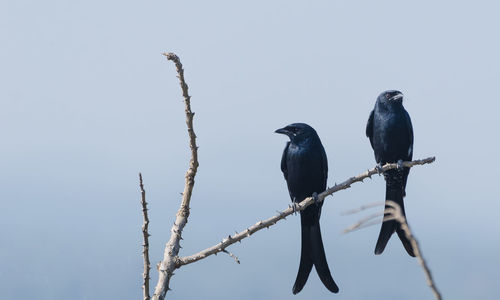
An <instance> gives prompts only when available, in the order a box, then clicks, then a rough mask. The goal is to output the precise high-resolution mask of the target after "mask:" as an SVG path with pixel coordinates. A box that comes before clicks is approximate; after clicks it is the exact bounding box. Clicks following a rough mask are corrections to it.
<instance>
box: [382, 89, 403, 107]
mask: <svg viewBox="0 0 500 300" xmlns="http://www.w3.org/2000/svg"><path fill="white" fill-rule="evenodd" d="M378 100H379V101H380V102H382V103H387V104H393V103H402V102H403V93H401V92H400V91H396V90H390V91H385V92H382V94H380V95H379V96H378Z"/></svg>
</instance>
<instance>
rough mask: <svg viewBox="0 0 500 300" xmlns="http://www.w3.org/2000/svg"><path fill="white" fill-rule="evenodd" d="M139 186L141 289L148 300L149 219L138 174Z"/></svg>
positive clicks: (149, 266) (140, 176)
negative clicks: (140, 206)
mask: <svg viewBox="0 0 500 300" xmlns="http://www.w3.org/2000/svg"><path fill="white" fill-rule="evenodd" d="M139 186H140V188H141V204H142V216H143V219H144V223H143V224H142V236H143V238H144V244H143V245H142V246H143V249H142V256H143V257H144V272H143V273H142V279H143V284H142V289H143V298H144V300H149V299H151V297H150V296H149V279H150V277H149V270H150V269H151V264H150V262H149V233H148V226H149V218H148V203H147V202H146V191H145V190H144V185H143V184H142V174H141V173H139Z"/></svg>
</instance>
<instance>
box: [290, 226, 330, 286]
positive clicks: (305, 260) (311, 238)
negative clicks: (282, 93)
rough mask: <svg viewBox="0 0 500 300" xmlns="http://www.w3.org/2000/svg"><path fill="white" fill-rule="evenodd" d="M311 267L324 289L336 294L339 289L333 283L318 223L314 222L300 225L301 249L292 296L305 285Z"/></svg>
mask: <svg viewBox="0 0 500 300" xmlns="http://www.w3.org/2000/svg"><path fill="white" fill-rule="evenodd" d="M313 265H314V266H315V268H316V272H317V273H318V276H319V278H320V279H321V282H323V284H324V285H325V287H326V288H327V289H328V290H330V291H331V292H332V293H338V291H339V288H338V286H337V284H336V283H335V281H333V278H332V275H331V274H330V269H329V268H328V263H327V262H326V256H325V249H324V248H323V240H322V239H321V230H320V227H319V221H317V222H314V223H313V224H312V225H311V224H302V248H301V254H300V265H299V271H298V273H297V278H296V279H295V284H294V285H293V290H292V291H293V293H294V294H297V293H298V292H300V291H301V290H302V288H303V287H304V285H305V284H306V282H307V278H308V277H309V273H310V272H311V269H312V266H313Z"/></svg>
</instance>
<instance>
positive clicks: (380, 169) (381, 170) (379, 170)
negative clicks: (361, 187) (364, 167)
mask: <svg viewBox="0 0 500 300" xmlns="http://www.w3.org/2000/svg"><path fill="white" fill-rule="evenodd" d="M375 169H377V173H378V175H380V174H382V173H383V172H384V169H383V168H382V163H378V164H377V166H376V167H375Z"/></svg>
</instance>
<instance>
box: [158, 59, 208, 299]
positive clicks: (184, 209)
mask: <svg viewBox="0 0 500 300" xmlns="http://www.w3.org/2000/svg"><path fill="white" fill-rule="evenodd" d="M163 55H164V56H166V57H167V59H168V60H171V61H173V62H174V63H175V67H176V69H177V74H178V76H177V77H178V78H179V82H180V85H181V89H182V96H183V97H184V104H185V113H186V125H187V129H188V135H189V147H190V148H191V159H190V161H189V169H188V170H187V172H186V184H185V186H184V192H183V193H182V202H181V206H180V208H179V211H178V212H177V215H176V219H175V223H174V225H173V226H172V229H171V235H170V240H169V241H168V242H167V244H166V246H165V252H164V254H163V260H162V261H161V262H160V265H159V267H158V273H159V278H158V284H157V285H156V288H155V292H154V295H153V299H154V300H158V299H165V295H166V293H167V291H168V290H169V283H170V278H171V277H172V275H173V271H174V269H175V268H176V265H177V255H178V254H179V249H180V240H181V238H182V237H181V235H182V230H183V229H184V227H185V226H186V223H187V221H188V217H189V202H190V200H191V194H192V192H193V187H194V178H195V176H196V171H197V170H198V146H196V134H195V133H194V130H193V116H194V113H193V112H192V111H191V97H190V96H189V94H188V86H187V84H186V81H185V80H184V70H183V69H182V64H181V62H180V60H179V57H178V56H177V55H175V54H174V53H164V54H163Z"/></svg>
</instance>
